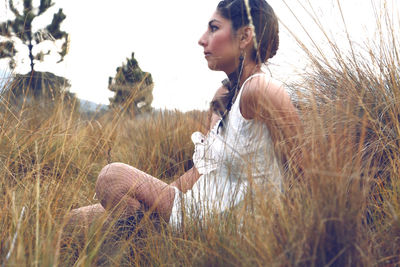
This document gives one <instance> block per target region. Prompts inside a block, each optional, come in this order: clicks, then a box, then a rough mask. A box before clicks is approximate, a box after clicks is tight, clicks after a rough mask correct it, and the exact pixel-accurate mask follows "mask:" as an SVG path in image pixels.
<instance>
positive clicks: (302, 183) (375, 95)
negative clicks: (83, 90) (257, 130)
mask: <svg viewBox="0 0 400 267" xmlns="http://www.w3.org/2000/svg"><path fill="white" fill-rule="evenodd" d="M385 21H386V22H387V20H384V21H382V22H381V21H378V23H386V22H385ZM387 28H388V29H390V27H387ZM382 31H383V30H382ZM382 35H384V36H387V37H388V39H387V40H382V42H383V43H382V44H380V45H379V47H380V48H381V49H380V50H373V49H372V48H369V49H370V50H369V52H370V53H369V55H370V58H365V56H362V57H361V56H360V55H358V54H357V51H354V50H353V51H350V52H349V53H346V52H345V51H340V53H337V55H340V57H336V58H335V61H334V62H327V61H325V59H321V58H318V57H316V56H312V55H313V53H310V57H311V58H310V60H311V61H312V62H313V67H314V69H313V71H312V72H311V73H310V74H308V75H307V76H306V78H307V79H306V81H307V82H304V83H302V84H301V85H294V86H295V87H296V89H302V90H297V91H299V92H303V95H299V97H298V99H299V100H298V102H297V104H298V107H299V109H300V111H301V114H302V120H303V123H304V128H305V129H304V131H305V134H304V135H303V136H302V140H301V146H300V147H299V149H301V150H302V151H303V155H304V166H305V168H304V176H303V177H302V179H300V180H299V179H295V178H294V177H287V182H288V183H287V184H289V183H290V185H291V187H290V189H289V188H286V190H285V193H284V194H282V195H281V196H279V198H272V197H266V195H265V193H264V192H260V193H259V194H257V195H256V196H255V198H254V199H251V200H249V201H245V203H244V205H243V206H241V207H239V208H237V209H235V210H232V211H231V212H230V213H228V214H226V215H225V216H224V217H222V218H221V217H217V218H212V219H211V220H210V222H208V223H207V224H205V225H204V224H200V223H197V222H190V223H188V224H187V225H186V227H185V229H183V230H182V231H180V232H173V231H171V229H169V228H168V226H167V227H164V226H165V225H163V224H159V223H156V224H153V223H149V221H150V222H151V221H152V220H151V219H150V220H147V219H146V218H144V219H143V220H142V222H141V223H140V225H139V226H138V228H136V229H135V230H134V231H132V232H131V233H130V234H129V233H126V231H122V230H124V229H125V228H123V227H122V228H121V227H115V223H121V222H115V221H113V220H112V219H110V218H107V217H106V216H99V217H98V218H95V222H93V223H92V226H91V227H88V228H84V227H83V228H76V229H74V230H73V231H71V232H68V231H67V230H65V225H66V224H67V221H68V218H67V214H68V212H69V211H70V210H71V209H72V208H76V207H81V206H85V205H90V204H95V203H96V201H95V200H93V198H92V197H93V195H94V183H95V180H96V177H97V174H98V172H99V171H100V169H101V168H102V167H103V166H104V165H105V164H107V162H109V161H121V162H125V163H128V164H131V165H133V166H136V167H138V168H140V169H142V170H144V171H146V172H148V173H150V174H152V175H153V176H156V177H160V178H162V179H164V180H166V181H171V180H172V179H173V178H175V177H177V176H178V175H179V174H182V173H183V172H184V171H185V170H187V169H188V168H190V165H191V162H190V158H191V155H192V151H193V147H192V144H191V142H190V138H189V135H190V134H191V132H193V131H196V130H201V131H203V132H204V131H205V127H206V124H207V123H206V121H207V119H206V115H205V113H204V112H191V113H180V112H177V111H174V112H172V111H165V112H160V113H156V114H152V115H149V116H147V117H142V118H140V117H139V118H135V119H129V118H128V117H125V116H122V115H119V114H111V113H108V114H104V115H102V116H101V117H99V118H98V119H96V120H95V119H85V118H84V117H82V116H81V115H80V114H79V113H78V112H77V111H76V108H71V106H68V107H67V106H66V105H63V104H58V105H55V107H54V108H53V109H52V110H51V112H49V110H48V108H47V107H43V106H42V107H41V106H40V105H39V106H37V105H36V106H35V105H31V104H28V103H26V104H25V106H24V107H23V108H21V109H17V108H15V107H14V106H13V105H11V104H9V103H8V102H7V101H4V98H3V102H1V104H0V110H1V113H0V164H1V167H0V192H1V195H2V197H1V198H0V213H1V217H0V229H1V231H0V240H1V241H0V259H1V261H3V262H5V261H6V257H7V253H8V252H9V251H11V254H10V256H9V258H7V262H6V263H7V265H9V266H15V265H17V266H21V265H22V266H25V265H38V266H39V265H40V266H48V265H60V266H66V265H73V264H76V265H78V266H81V265H84V266H92V265H96V264H99V265H102V264H104V265H107V264H108V265H112V266H114V265H115V266H117V265H122V266H132V265H138V266H147V265H157V266H158V265H173V266H221V265H229V266H254V265H263V266H264V265H267V266H325V265H327V266H396V265H399V264H400V258H399V255H400V221H399V216H400V180H399V169H400V168H399V165H400V156H399V155H400V153H399V147H400V142H399V137H400V116H399V115H400V102H399V97H400V77H399V76H400V70H399V66H400V62H399V59H400V56H399V52H398V50H397V48H398V47H399V42H398V39H396V34H395V33H394V32H393V31H392V32H390V31H388V32H385V33H382ZM383 44H384V45H383ZM331 49H333V50H335V51H337V49H338V48H337V47H336V46H335V45H333V46H332V47H331ZM249 207H251V210H252V212H249ZM23 208H25V212H24V214H23V215H21V212H22V209H23ZM121 229H122V230H121ZM15 233H17V238H16V239H15V240H16V242H15V245H14V247H13V248H12V244H13V238H14V235H15Z"/></svg>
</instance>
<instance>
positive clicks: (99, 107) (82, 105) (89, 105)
mask: <svg viewBox="0 0 400 267" xmlns="http://www.w3.org/2000/svg"><path fill="white" fill-rule="evenodd" d="M79 109H80V110H81V112H94V111H106V110H107V109H108V106H107V105H104V104H98V103H95V102H92V101H89V100H84V99H79Z"/></svg>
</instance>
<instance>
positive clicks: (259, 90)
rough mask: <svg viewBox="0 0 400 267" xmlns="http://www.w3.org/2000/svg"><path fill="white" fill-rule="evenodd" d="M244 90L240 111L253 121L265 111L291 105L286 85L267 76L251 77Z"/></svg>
mask: <svg viewBox="0 0 400 267" xmlns="http://www.w3.org/2000/svg"><path fill="white" fill-rule="evenodd" d="M242 90H243V91H242V96H241V98H240V111H241V113H242V115H243V117H244V118H246V119H253V118H254V117H255V115H256V113H259V112H262V111H263V110H264V109H269V108H274V109H275V108H282V107H284V106H285V105H286V104H290V103H291V101H290V96H289V94H288V93H287V92H286V89H285V86H284V84H283V83H282V82H280V81H278V80H276V79H273V78H271V77H270V76H268V75H266V74H265V75H256V76H253V77H251V78H250V79H248V80H247V82H246V83H245V84H244V86H243V88H242Z"/></svg>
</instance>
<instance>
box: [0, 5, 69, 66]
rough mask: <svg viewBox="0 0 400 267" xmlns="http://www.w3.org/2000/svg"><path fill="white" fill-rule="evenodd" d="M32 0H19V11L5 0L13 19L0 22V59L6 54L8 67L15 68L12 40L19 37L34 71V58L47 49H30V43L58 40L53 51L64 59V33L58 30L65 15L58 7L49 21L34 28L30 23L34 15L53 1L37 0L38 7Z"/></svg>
mask: <svg viewBox="0 0 400 267" xmlns="http://www.w3.org/2000/svg"><path fill="white" fill-rule="evenodd" d="M32 1H33V0H24V1H23V10H22V12H21V11H20V10H18V8H17V7H15V5H14V0H9V1H8V6H9V9H10V10H11V12H12V13H13V14H14V16H15V19H14V20H8V21H6V22H3V23H1V24H0V35H1V36H3V39H4V40H3V41H1V42H0V49H1V50H0V59H1V58H10V68H11V69H14V68H15V59H14V57H15V55H16V53H17V52H18V51H17V50H16V48H15V43H16V40H15V38H17V39H19V40H20V41H21V42H22V43H23V44H24V45H26V46H27V47H28V51H29V55H28V56H29V60H30V67H31V72H33V71H34V65H35V61H36V60H39V61H43V59H44V57H45V56H46V55H48V54H49V53H50V51H47V52H46V53H44V51H43V50H40V49H35V50H39V51H38V52H36V53H34V47H35V48H36V47H39V46H40V44H41V43H43V42H44V41H56V40H62V41H63V44H62V48H61V51H58V52H57V53H58V54H59V55H60V56H61V59H60V61H59V62H61V61H62V60H63V59H64V56H65V55H66V54H67V46H68V34H67V33H66V32H64V31H61V30H60V25H61V23H62V22H63V20H64V19H65V18H66V16H65V14H64V13H63V10H62V9H61V8H60V9H59V10H58V12H57V13H55V14H54V15H53V19H52V21H51V23H50V24H49V25H47V26H46V27H44V28H41V29H38V30H36V31H34V30H33V28H32V23H33V21H34V20H35V19H36V18H39V17H40V16H42V15H43V14H44V13H45V12H46V11H47V10H48V9H49V8H50V7H52V6H53V5H54V3H53V2H52V0H40V5H39V7H34V6H33V5H32Z"/></svg>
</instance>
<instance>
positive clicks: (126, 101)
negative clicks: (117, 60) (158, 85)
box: [108, 53, 153, 115]
mask: <svg viewBox="0 0 400 267" xmlns="http://www.w3.org/2000/svg"><path fill="white" fill-rule="evenodd" d="M116 72H117V73H116V74H115V77H114V78H112V77H110V78H109V82H108V88H109V89H110V90H111V91H113V92H115V95H114V97H113V98H110V105H111V106H112V107H119V108H122V109H123V110H126V111H127V112H128V113H129V114H134V115H137V114H141V113H145V112H150V111H151V102H152V101H153V79H152V77H151V74H150V73H148V72H144V71H142V69H141V68H140V67H139V64H138V62H137V60H136V59H135V54H134V53H132V55H131V58H127V59H126V63H123V64H122V66H120V67H118V68H117V69H116Z"/></svg>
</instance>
